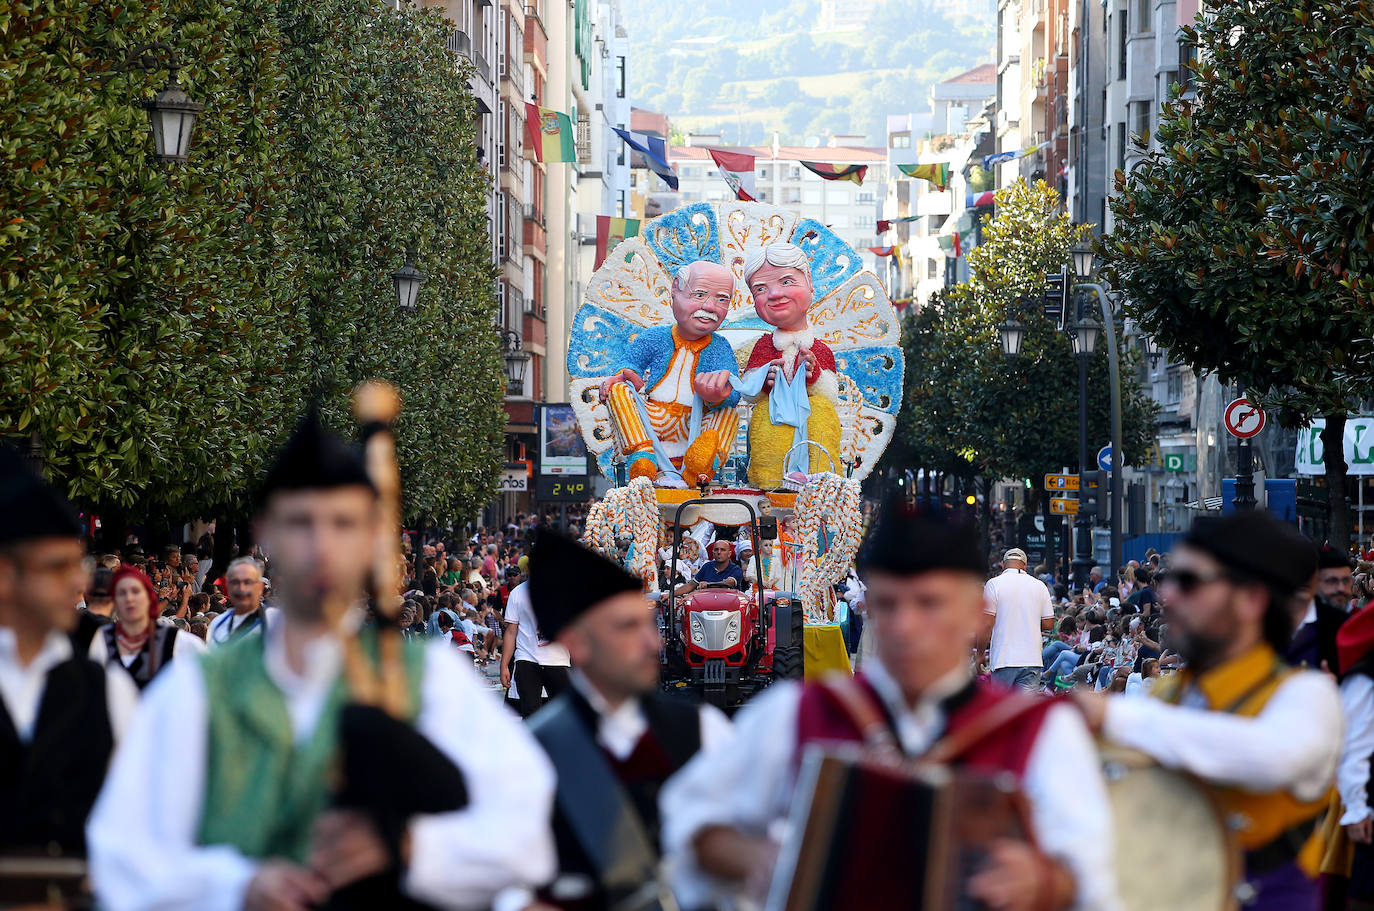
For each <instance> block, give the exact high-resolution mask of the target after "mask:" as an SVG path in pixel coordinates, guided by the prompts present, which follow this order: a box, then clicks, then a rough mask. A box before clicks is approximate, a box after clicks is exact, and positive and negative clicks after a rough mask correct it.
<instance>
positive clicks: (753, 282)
mask: <svg viewBox="0 0 1374 911" xmlns="http://www.w3.org/2000/svg"><path fill="white" fill-rule="evenodd" d="M744 283H745V285H746V286H747V287H748V288H749V293H750V294H751V295H752V296H753V298H754V311H755V312H756V313H758V315H759V319H761V320H763V321H764V322H765V323H767V324H768V325H770V326H772V327H773V331H772V332H771V333H769V334H768V335H765V336H763V337H762V338H760V339H759V340H758V341H757V342H755V343H754V348H753V351H751V352H750V354H749V362H748V364H747V369H748V370H750V371H752V370H755V369H757V368H761V367H771V368H772V374H773V375H772V377H771V378H770V379H769V380H768V382H767V383H765V385H764V387H763V389H764V391H765V392H768V393H769V394H770V396H771V395H772V393H771V390H772V387H773V386H774V385H775V384H777V383H783V384H786V385H788V386H792V383H793V379H794V378H795V377H796V376H797V372H798V371H800V370H805V372H806V373H805V376H806V383H805V386H806V395H805V402H804V403H798V404H800V405H803V406H807V405H809V412H810V413H809V414H806V413H804V412H803V413H802V414H801V415H800V426H798V425H797V424H788V423H783V422H781V421H778V422H777V423H775V421H776V420H777V418H778V412H777V410H775V409H774V408H772V407H771V405H772V403H771V402H770V407H768V408H764V407H758V408H755V409H754V413H753V417H752V418H751V419H750V421H749V483H750V484H752V485H753V486H755V487H760V488H764V489H769V488H773V487H778V486H780V485H781V484H782V479H783V475H784V474H785V473H788V468H787V462H788V460H787V455H788V453H789V452H792V450H794V449H795V450H796V452H795V454H794V462H795V466H794V467H795V468H796V470H800V471H802V472H803V473H806V472H807V470H808V468H807V466H809V471H811V472H816V471H827V470H836V469H838V467H839V464H840V418H839V413H838V411H837V410H836V409H837V407H838V405H839V385H838V379H837V377H836V368H835V354H834V352H832V351H831V350H830V346H829V345H827V344H826V343H825V342H823V341H821V340H820V339H818V338H816V336H815V334H814V333H813V332H812V331H811V324H810V322H809V321H808V319H807V311H808V310H809V309H810V308H811V300H812V297H813V296H814V291H813V290H812V286H811V263H810V261H809V260H808V259H807V258H806V253H805V251H803V250H802V248H801V247H798V246H797V245H795V244H787V243H780V244H771V245H769V246H767V247H761V248H760V249H758V250H756V251H754V253H753V254H752V255H750V257H749V258H748V259H747V260H745V263H744ZM795 388H796V389H797V392H798V394H799V393H800V386H799V385H798V386H797V387H795ZM796 417H797V416H796V415H794V416H793V419H794V420H795V419H796ZM801 440H809V441H811V442H813V443H817V444H819V445H820V447H822V448H823V449H825V451H826V452H827V453H829V455H830V458H828V459H827V458H826V456H825V454H823V453H822V452H821V451H820V449H817V448H816V447H815V446H810V445H807V446H801V445H800V441H801ZM808 453H809V458H808Z"/></svg>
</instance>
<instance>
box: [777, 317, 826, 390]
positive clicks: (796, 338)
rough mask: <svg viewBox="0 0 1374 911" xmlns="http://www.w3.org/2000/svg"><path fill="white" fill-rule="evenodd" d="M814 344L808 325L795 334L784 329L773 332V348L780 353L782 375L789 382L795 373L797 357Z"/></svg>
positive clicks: (814, 340)
mask: <svg viewBox="0 0 1374 911" xmlns="http://www.w3.org/2000/svg"><path fill="white" fill-rule="evenodd" d="M815 343H816V335H815V333H814V332H812V331H811V327H810V326H809V325H808V326H807V327H806V328H805V329H798V330H797V331H796V332H788V331H787V330H785V329H774V330H773V347H775V348H777V349H778V351H780V352H782V373H783V376H785V377H787V378H788V379H789V380H790V379H791V378H792V375H793V374H794V373H796V371H797V355H798V353H800V352H802V351H810V350H811V346H812V345H814V344H815Z"/></svg>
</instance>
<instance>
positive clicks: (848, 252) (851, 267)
mask: <svg viewBox="0 0 1374 911" xmlns="http://www.w3.org/2000/svg"><path fill="white" fill-rule="evenodd" d="M792 243H794V244H796V245H797V246H799V247H801V248H802V250H804V251H805V252H806V255H807V257H808V258H809V259H810V260H811V287H812V288H813V289H814V291H815V300H816V301H820V299H821V298H823V297H825V296H826V295H827V294H829V293H830V292H831V291H834V290H835V289H836V288H838V287H839V286H840V285H842V284H844V283H845V282H846V281H847V280H848V279H849V277H850V276H851V275H854V274H855V273H857V272H858V271H859V270H860V269H862V268H863V260H862V259H861V258H860V257H859V254H857V253H855V252H854V248H852V247H851V246H849V244H847V243H845V242H844V241H843V240H840V238H839V237H837V236H836V235H835V232H834V231H831V230H830V229H829V228H827V227H826V226H825V225H823V224H821V223H820V222H818V221H814V220H812V219H810V218H803V219H802V220H801V221H800V222H798V223H797V227H796V228H795V229H794V230H793V231H792Z"/></svg>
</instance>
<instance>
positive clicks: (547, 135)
mask: <svg viewBox="0 0 1374 911" xmlns="http://www.w3.org/2000/svg"><path fill="white" fill-rule="evenodd" d="M525 141H526V142H527V143H529V147H530V148H531V149H533V150H534V160H535V161H576V160H577V143H576V141H575V138H574V136H573V125H572V118H571V117H569V116H568V115H567V114H562V113H560V112H558V111H554V110H550V109H549V108H541V107H540V106H539V105H537V104H530V103H528V102H526V104H525Z"/></svg>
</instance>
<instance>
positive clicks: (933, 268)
mask: <svg viewBox="0 0 1374 911" xmlns="http://www.w3.org/2000/svg"><path fill="white" fill-rule="evenodd" d="M939 271H940V266H939V264H938V263H936V262H935V260H933V259H928V260H926V278H938V277H939Z"/></svg>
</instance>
